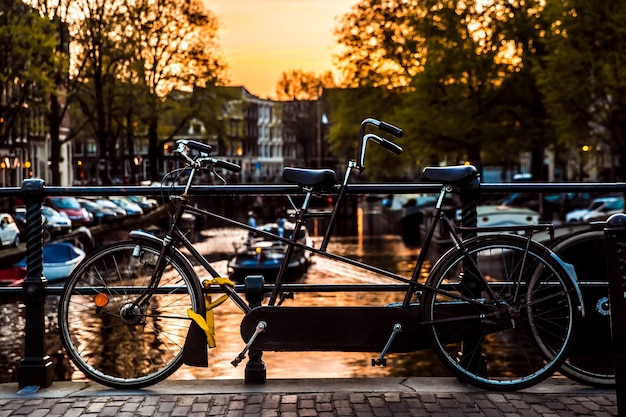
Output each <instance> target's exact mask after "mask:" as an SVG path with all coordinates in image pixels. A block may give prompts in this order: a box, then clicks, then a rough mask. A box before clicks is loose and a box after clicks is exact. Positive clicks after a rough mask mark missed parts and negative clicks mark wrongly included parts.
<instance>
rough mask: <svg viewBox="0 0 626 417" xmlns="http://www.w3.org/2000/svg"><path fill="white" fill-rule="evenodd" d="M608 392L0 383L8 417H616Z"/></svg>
mask: <svg viewBox="0 0 626 417" xmlns="http://www.w3.org/2000/svg"><path fill="white" fill-rule="evenodd" d="M617 415H618V413H617V406H616V394H615V391H614V390H609V389H593V388H589V387H585V386H582V385H578V384H574V383H571V382H569V381H568V380H566V379H564V378H552V379H551V380H549V381H547V382H544V383H542V384H540V385H537V386H535V387H533V388H529V389H526V390H523V391H519V392H512V393H497V392H488V391H483V390H479V389H476V388H474V387H470V386H466V385H464V384H461V383H459V382H457V381H456V380H455V379H453V378H407V379H404V378H375V379H368V378H363V379H307V380H303V379H298V380H270V381H268V382H267V383H266V384H263V385H246V384H243V382H241V381H234V380H209V381H165V382H163V383H161V384H157V385H155V386H153V387H150V388H148V389H144V390H132V391H130V390H127V391H122V390H111V389H108V388H106V387H102V386H100V385H97V384H93V383H88V382H87V383H80V382H71V383H70V382H55V383H54V384H53V385H52V386H50V387H48V388H43V389H39V390H36V388H35V387H27V388H26V389H23V390H21V391H19V390H18V387H17V384H11V383H8V384H0V417H8V416H51V417H52V416H94V417H96V416H103V417H105V416H109V417H114V416H115V417H125V416H128V417H130V416H161V417H169V416H283V417H296V416H302V417H305V416H324V417H325V416H328V417H330V416H363V417H365V416H368V417H369V416H371V417H386V416H394V417H404V416H438V417H446V416H449V417H455V416H475V417H478V416H486V417H492V416H493V417H495V416H507V417H512V416H524V417H534V416H550V417H555V416H572V417H575V416H597V417H599V416H602V417H605V416H617Z"/></svg>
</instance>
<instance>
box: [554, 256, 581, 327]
mask: <svg viewBox="0 0 626 417" xmlns="http://www.w3.org/2000/svg"><path fill="white" fill-rule="evenodd" d="M548 250H549V251H550V256H551V257H552V258H554V260H555V261H556V262H558V263H559V264H560V265H561V266H562V267H563V269H564V270H565V272H566V273H567V275H569V277H570V279H571V280H572V283H573V284H574V289H575V290H576V295H577V296H578V302H579V303H580V315H581V316H582V317H585V303H584V302H583V293H582V291H581V290H580V286H579V285H578V275H577V274H576V269H575V268H574V265H572V264H570V263H567V262H565V261H564V260H563V259H561V258H560V257H559V255H557V254H556V253H554V252H553V251H552V250H550V249H548Z"/></svg>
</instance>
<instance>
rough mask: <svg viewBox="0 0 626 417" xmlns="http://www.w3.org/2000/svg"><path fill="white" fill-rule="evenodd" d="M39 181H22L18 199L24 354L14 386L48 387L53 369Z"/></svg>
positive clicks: (41, 188)
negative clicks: (21, 208) (22, 234)
mask: <svg viewBox="0 0 626 417" xmlns="http://www.w3.org/2000/svg"><path fill="white" fill-rule="evenodd" d="M43 185H44V183H43V180H41V179H28V180H24V181H23V182H22V199H23V201H24V203H25V204H26V269H27V272H26V278H24V285H23V300H24V305H25V323H26V324H25V328H24V357H23V358H22V360H21V362H20V366H19V369H18V385H19V387H20V388H23V387H26V386H38V387H49V386H50V385H52V379H53V375H54V369H53V367H52V360H51V359H50V356H48V355H46V350H45V341H44V337H45V311H44V306H45V303H46V287H47V286H48V281H47V280H46V278H45V277H44V276H43V249H42V238H43V233H42V226H43V224H42V220H41V204H42V203H43V199H44V190H43V188H44V187H43Z"/></svg>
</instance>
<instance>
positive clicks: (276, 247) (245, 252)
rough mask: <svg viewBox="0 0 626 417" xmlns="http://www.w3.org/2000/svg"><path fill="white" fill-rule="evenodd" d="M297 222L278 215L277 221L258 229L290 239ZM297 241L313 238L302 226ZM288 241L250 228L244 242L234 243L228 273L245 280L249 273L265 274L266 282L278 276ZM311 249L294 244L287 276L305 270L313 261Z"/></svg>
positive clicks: (296, 274) (307, 242)
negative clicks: (284, 219)
mask: <svg viewBox="0 0 626 417" xmlns="http://www.w3.org/2000/svg"><path fill="white" fill-rule="evenodd" d="M294 226H295V224H294V223H291V222H287V221H283V220H282V219H279V220H278V221H277V222H276V223H266V224H264V225H262V226H259V227H258V229H259V230H262V231H264V232H268V233H271V234H273V235H276V236H281V237H284V238H286V239H290V238H291V237H292V234H293V230H294ZM297 242H298V243H300V244H303V245H307V246H310V245H311V238H310V237H309V234H308V232H307V230H306V228H305V227H304V226H303V227H302V228H301V229H300V231H299V233H298V236H297ZM287 247H288V244H286V243H284V242H281V241H280V240H278V239H272V238H270V237H269V236H263V235H260V234H258V233H255V232H252V231H251V232H249V234H248V237H247V238H246V239H245V241H244V242H243V243H239V244H236V245H235V255H234V256H233V257H232V258H231V259H230V261H229V262H228V273H229V277H230V278H231V279H232V280H235V281H243V280H244V279H245V277H247V276H250V275H262V276H263V277H264V278H265V281H266V282H272V281H274V280H276V276H277V275H278V271H279V270H280V266H281V264H282V262H283V260H284V259H285V255H286V251H287ZM310 258H311V253H310V252H309V251H306V250H304V249H302V248H297V247H296V248H294V251H293V253H292V254H291V257H290V258H289V264H288V265H287V268H286V270H285V277H284V278H286V279H294V278H297V277H299V276H300V275H301V274H303V273H304V272H306V270H307V269H308V267H309V265H310V262H311V259H310Z"/></svg>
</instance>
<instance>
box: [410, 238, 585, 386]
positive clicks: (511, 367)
mask: <svg viewBox="0 0 626 417" xmlns="http://www.w3.org/2000/svg"><path fill="white" fill-rule="evenodd" d="M527 243H528V242H527V240H526V239H524V238H522V237H519V236H515V235H489V236H482V237H478V238H474V239H471V240H468V241H467V242H466V243H464V245H463V246H464V248H463V249H461V250H459V249H458V248H453V249H452V250H450V251H448V252H447V253H446V254H445V255H444V256H443V257H442V258H441V259H440V260H439V261H438V262H437V263H436V264H435V266H433V268H432V270H431V272H430V275H429V278H428V280H427V282H426V286H427V288H426V289H425V290H424V293H423V298H422V300H423V301H422V309H423V310H422V314H423V320H424V323H425V324H426V326H427V329H428V334H429V337H430V339H431V342H432V347H433V349H434V350H435V353H436V354H437V355H438V357H439V358H440V360H441V361H442V362H443V363H444V365H446V366H447V367H448V368H449V369H450V370H451V371H452V372H453V373H454V374H455V375H457V377H458V378H459V379H461V380H463V381H465V382H468V383H470V384H473V385H475V386H478V387H481V388H485V389H491V390H493V389H495V390H501V391H511V390H517V389H523V388H526V387H529V386H532V385H534V384H536V383H538V382H540V381H542V380H544V379H545V378H547V377H549V376H550V375H551V374H552V373H553V372H554V371H555V370H556V369H557V368H558V367H559V366H560V365H561V364H562V363H563V361H564V360H565V358H566V353H567V350H568V348H569V347H570V345H571V343H572V340H573V334H574V329H575V326H576V323H577V318H578V316H579V314H580V313H579V307H580V300H579V297H578V293H577V290H576V286H575V284H574V282H573V281H572V279H571V278H570V276H569V275H568V274H567V272H566V271H565V269H564V268H563V266H562V264H561V263H560V262H559V260H558V258H555V257H553V256H551V255H550V252H549V251H548V250H547V249H546V248H545V247H544V246H542V245H539V244H537V243H536V242H530V243H531V244H530V247H529V249H528V251H526V246H527ZM487 287H488V288H487Z"/></svg>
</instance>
